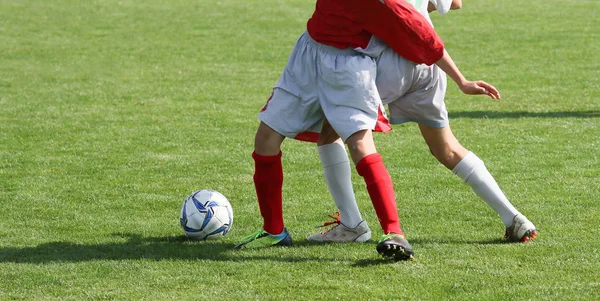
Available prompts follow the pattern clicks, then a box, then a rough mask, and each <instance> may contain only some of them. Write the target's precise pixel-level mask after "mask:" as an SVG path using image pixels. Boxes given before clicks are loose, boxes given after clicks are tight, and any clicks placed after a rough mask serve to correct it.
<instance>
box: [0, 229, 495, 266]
mask: <svg viewBox="0 0 600 301" xmlns="http://www.w3.org/2000/svg"><path fill="white" fill-rule="evenodd" d="M114 236H117V237H121V238H124V239H126V241H124V242H111V243H100V244H78V243H73V242H50V243H45V244H41V245H38V246H35V247H24V248H18V247H13V248H10V247H8V248H0V263H3V262H13V263H48V262H83V261H94V260H140V259H146V260H147V259H150V260H156V261H161V260H170V259H179V260H212V261H232V262H243V261H248V260H270V261H280V262H310V261H319V262H322V261H324V260H328V259H327V258H325V257H322V256H312V257H311V256H298V254H297V253H294V254H293V256H285V255H284V256H282V255H281V253H280V252H274V254H273V255H272V256H265V255H256V253H255V252H252V253H248V252H246V251H244V250H241V251H240V250H233V249H232V248H233V246H234V245H233V244H231V243H224V242H222V241H219V240H215V241H202V242H199V241H192V240H190V239H188V238H186V237H185V236H164V237H142V236H140V235H137V234H131V233H116V234H114ZM411 243H412V244H413V245H419V244H501V243H505V242H504V241H503V240H499V239H498V240H488V241H478V242H469V241H465V240H445V239H436V238H431V239H414V240H411ZM338 245H339V247H340V248H344V247H346V246H345V245H344V244H341V243H340V244H338ZM318 246H323V245H322V244H315V243H311V242H308V241H302V240H301V241H298V242H294V246H293V247H299V248H300V247H318ZM368 247H369V248H373V251H375V250H374V249H375V242H371V243H368ZM329 260H331V261H339V260H344V258H329ZM389 263H394V261H393V260H387V259H384V258H381V257H379V256H378V255H377V254H376V253H374V256H373V257H372V258H365V259H361V260H359V261H357V262H356V263H355V264H354V266H369V265H379V264H389Z"/></svg>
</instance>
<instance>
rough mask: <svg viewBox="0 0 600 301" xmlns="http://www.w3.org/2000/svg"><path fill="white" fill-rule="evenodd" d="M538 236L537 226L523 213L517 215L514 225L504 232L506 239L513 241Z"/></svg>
mask: <svg viewBox="0 0 600 301" xmlns="http://www.w3.org/2000/svg"><path fill="white" fill-rule="evenodd" d="M536 236H537V231H536V229H535V226H534V225H533V223H532V222H530V221H529V220H528V219H527V218H526V217H525V216H524V215H523V214H517V215H515V218H514V219H513V223H512V225H511V226H510V227H508V228H506V232H504V239H506V240H508V241H511V242H528V241H530V240H532V239H534V238H535V237H536Z"/></svg>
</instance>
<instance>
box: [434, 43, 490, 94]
mask: <svg viewBox="0 0 600 301" xmlns="http://www.w3.org/2000/svg"><path fill="white" fill-rule="evenodd" d="M435 64H436V65H437V66H438V67H440V69H442V70H443V71H444V72H446V74H447V75H448V76H449V77H450V78H451V79H452V80H453V81H454V82H455V83H456V85H458V88H459V89H460V90H461V91H462V92H463V93H465V94H469V95H479V94H483V95H488V96H489V97H491V98H493V99H500V92H498V90H497V89H496V87H494V86H492V85H490V84H488V83H486V82H484V81H474V82H473V81H469V80H467V79H466V78H465V76H464V75H463V74H462V73H461V72H460V70H459V69H458V67H457V66H456V64H455V63H454V61H453V60H452V58H451V57H450V55H449V54H448V52H447V51H446V50H444V56H442V58H441V59H440V60H439V61H437V62H436V63H435Z"/></svg>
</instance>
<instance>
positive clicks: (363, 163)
mask: <svg viewBox="0 0 600 301" xmlns="http://www.w3.org/2000/svg"><path fill="white" fill-rule="evenodd" d="M356 170H357V171H358V174H359V175H360V176H362V177H363V178H364V179H365V183H366V184H367V190H368V191H369V196H370V197H371V202H372V203H373V207H375V213H377V218H378V219H379V224H380V225H381V228H382V229H383V232H384V233H385V234H388V233H395V234H402V235H404V233H402V229H401V228H400V219H399V218H398V209H397V208H396V195H395V194H394V186H393V185H392V178H391V177H390V174H389V173H388V171H387V169H386V168H385V165H383V161H382V159H381V156H380V155H379V154H377V153H375V154H371V155H368V156H366V157H364V158H362V160H360V162H358V164H356Z"/></svg>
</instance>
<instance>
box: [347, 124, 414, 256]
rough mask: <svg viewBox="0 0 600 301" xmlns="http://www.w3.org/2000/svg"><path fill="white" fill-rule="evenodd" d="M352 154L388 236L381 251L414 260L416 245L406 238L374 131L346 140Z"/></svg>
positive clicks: (390, 179) (362, 132) (381, 241)
mask: <svg viewBox="0 0 600 301" xmlns="http://www.w3.org/2000/svg"><path fill="white" fill-rule="evenodd" d="M346 144H347V145H348V148H349V150H350V156H351V157H352V160H353V161H354V163H355V164H356V170H357V171H358V174H359V175H360V176H362V177H363V178H364V180H365V184H366V186H367V191H368V193H369V196H370V197H371V202H372V203H373V207H374V209H375V213H376V214H377V219H378V220H379V224H380V225H381V228H382V229H383V233H384V235H383V236H382V237H381V239H380V240H379V242H378V244H377V251H378V252H379V253H380V254H382V255H383V256H386V257H393V258H395V259H397V260H406V259H410V258H412V256H413V253H414V252H413V249H412V246H411V245H410V244H409V243H408V241H407V240H406V239H405V237H404V233H403V231H402V228H401V226H400V218H399V216H398V209H397V207H396V194H395V192H394V186H393V183H392V178H391V177H390V174H389V173H388V171H387V168H386V167H385V165H384V164H383V160H382V158H381V155H379V154H378V153H377V150H376V148H375V143H374V142H373V133H372V131H371V130H362V131H359V132H356V133H354V134H353V135H352V136H350V137H349V138H348V139H347V140H346Z"/></svg>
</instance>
